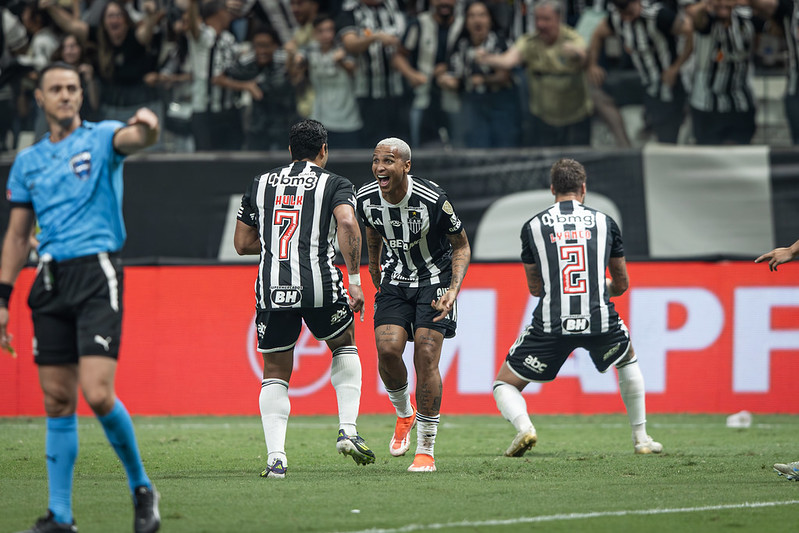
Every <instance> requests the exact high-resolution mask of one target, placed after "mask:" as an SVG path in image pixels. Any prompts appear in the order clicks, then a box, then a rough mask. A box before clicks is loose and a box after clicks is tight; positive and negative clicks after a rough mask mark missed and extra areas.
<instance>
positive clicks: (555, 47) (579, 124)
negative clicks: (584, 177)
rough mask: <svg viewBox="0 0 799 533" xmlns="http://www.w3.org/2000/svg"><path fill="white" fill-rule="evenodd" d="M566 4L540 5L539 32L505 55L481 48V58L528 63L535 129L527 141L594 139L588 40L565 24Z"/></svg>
mask: <svg viewBox="0 0 799 533" xmlns="http://www.w3.org/2000/svg"><path fill="white" fill-rule="evenodd" d="M560 10H561V4H560V2H558V1H557V0H541V1H540V2H539V3H538V4H536V6H535V26H536V31H535V33H533V34H528V35H524V36H523V37H521V38H520V39H518V40H517V41H516V42H515V43H514V45H513V47H511V48H509V49H508V50H507V51H506V52H505V53H503V54H501V55H489V54H486V53H485V52H482V51H480V52H478V54H477V56H476V59H477V61H478V62H481V63H484V64H487V65H490V66H492V67H500V68H506V69H510V68H513V67H515V66H517V65H520V64H524V66H525V71H526V73H527V81H528V85H529V100H530V102H529V103H530V108H529V111H530V114H529V115H528V118H529V120H530V126H531V127H530V129H529V134H528V138H527V139H526V140H525V141H524V142H523V144H530V145H533V146H571V145H589V144H590V143H591V112H592V110H593V103H592V101H591V98H590V96H589V92H588V82H587V78H586V75H585V71H584V69H585V66H586V64H587V51H586V47H585V41H583V38H582V37H580V35H579V34H578V33H577V32H576V31H575V30H574V29H572V28H570V27H568V26H566V25H564V24H561V22H560V19H561V13H560Z"/></svg>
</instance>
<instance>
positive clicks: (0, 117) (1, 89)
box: [0, 7, 28, 151]
mask: <svg viewBox="0 0 799 533" xmlns="http://www.w3.org/2000/svg"><path fill="white" fill-rule="evenodd" d="M0 35H2V38H1V39H0V151H5V150H6V149H8V148H12V147H13V144H10V143H8V142H7V137H8V134H9V132H11V130H12V128H13V126H14V108H15V105H14V94H15V91H14V89H13V86H14V84H15V83H18V82H19V80H20V77H21V75H22V74H23V72H24V71H23V70H22V69H20V66H19V64H18V63H17V60H16V57H17V56H18V55H19V54H21V53H22V52H23V51H24V50H25V47H26V46H27V45H28V34H27V33H26V31H25V26H23V25H22V22H21V21H20V20H19V18H18V17H17V16H16V15H15V14H13V13H12V12H11V11H9V10H8V9H6V8H5V7H0Z"/></svg>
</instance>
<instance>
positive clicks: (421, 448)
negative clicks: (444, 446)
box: [416, 413, 441, 457]
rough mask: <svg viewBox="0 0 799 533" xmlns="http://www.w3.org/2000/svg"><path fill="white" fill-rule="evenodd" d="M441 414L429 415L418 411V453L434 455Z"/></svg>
mask: <svg viewBox="0 0 799 533" xmlns="http://www.w3.org/2000/svg"><path fill="white" fill-rule="evenodd" d="M440 420H441V415H436V416H427V415H423V414H421V413H416V453H417V454H420V453H423V454H425V455H429V456H430V457H435V456H434V455H433V448H435V445H436V433H438V422H439V421H440Z"/></svg>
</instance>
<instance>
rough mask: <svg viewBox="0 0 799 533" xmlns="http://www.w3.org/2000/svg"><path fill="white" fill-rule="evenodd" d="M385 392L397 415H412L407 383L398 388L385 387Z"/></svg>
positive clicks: (402, 416) (406, 416)
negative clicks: (389, 388)
mask: <svg viewBox="0 0 799 533" xmlns="http://www.w3.org/2000/svg"><path fill="white" fill-rule="evenodd" d="M386 392H387V393H388V399H389V400H391V404H392V405H393V406H394V409H395V410H396V411H397V416H398V417H400V418H408V417H409V416H411V415H413V407H412V406H411V393H410V391H409V390H408V384H407V383H406V384H405V385H403V386H402V387H401V388H399V389H395V390H388V389H386Z"/></svg>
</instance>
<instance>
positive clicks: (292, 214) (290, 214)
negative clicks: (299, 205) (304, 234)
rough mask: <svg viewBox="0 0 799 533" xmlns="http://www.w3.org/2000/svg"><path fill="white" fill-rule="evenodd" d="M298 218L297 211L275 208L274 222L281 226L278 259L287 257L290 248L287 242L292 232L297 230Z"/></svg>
mask: <svg viewBox="0 0 799 533" xmlns="http://www.w3.org/2000/svg"><path fill="white" fill-rule="evenodd" d="M299 220H300V212H299V211H290V210H287V209H277V210H275V221H274V224H275V225H276V226H283V227H282V228H281V232H280V249H279V250H278V254H277V257H278V259H288V258H289V249H290V246H289V244H290V241H291V238H292V237H293V236H294V232H295V231H297V225H298V222H299ZM284 224H285V225H284Z"/></svg>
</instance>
